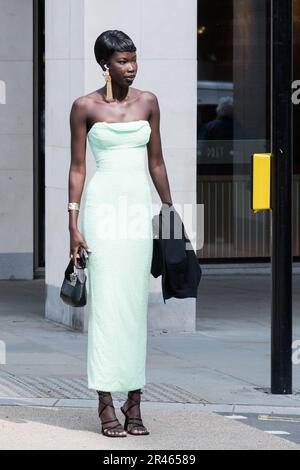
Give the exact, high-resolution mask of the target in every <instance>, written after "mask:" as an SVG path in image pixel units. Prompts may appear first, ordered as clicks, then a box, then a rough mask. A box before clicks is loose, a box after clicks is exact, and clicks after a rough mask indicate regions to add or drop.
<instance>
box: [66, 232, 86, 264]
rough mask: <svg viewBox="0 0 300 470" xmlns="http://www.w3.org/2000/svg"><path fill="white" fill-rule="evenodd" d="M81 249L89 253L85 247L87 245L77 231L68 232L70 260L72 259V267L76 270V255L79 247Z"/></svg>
mask: <svg viewBox="0 0 300 470" xmlns="http://www.w3.org/2000/svg"><path fill="white" fill-rule="evenodd" d="M81 246H82V247H83V248H84V249H85V250H87V251H91V250H90V249H89V247H88V246H87V243H86V241H85V239H84V238H83V236H82V235H81V233H80V232H79V230H78V229H72V230H70V253H69V255H70V258H73V260H74V265H75V266H76V268H77V253H78V250H79V248H80V247H81Z"/></svg>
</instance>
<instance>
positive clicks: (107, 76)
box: [103, 64, 114, 102]
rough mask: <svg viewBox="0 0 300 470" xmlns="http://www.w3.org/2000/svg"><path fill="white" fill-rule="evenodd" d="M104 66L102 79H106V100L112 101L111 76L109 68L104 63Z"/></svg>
mask: <svg viewBox="0 0 300 470" xmlns="http://www.w3.org/2000/svg"><path fill="white" fill-rule="evenodd" d="M104 67H105V68H106V70H105V71H104V72H103V76H104V79H105V81H106V101H109V102H111V101H114V97H113V93H112V84H111V76H110V73H109V68H108V67H107V65H106V64H105V65H104Z"/></svg>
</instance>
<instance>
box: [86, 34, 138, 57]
mask: <svg viewBox="0 0 300 470" xmlns="http://www.w3.org/2000/svg"><path fill="white" fill-rule="evenodd" d="M135 51H136V47H135V45H134V43H133V41H132V40H131V39H130V37H129V36H127V34H125V33H123V31H119V30H118V29H108V30H107V31H104V32H103V33H101V34H100V36H99V37H98V38H97V39H96V42H95V46H94V53H95V57H96V61H97V62H98V64H99V65H100V60H103V59H104V60H108V59H109V58H110V56H111V55H112V54H113V53H114V52H135Z"/></svg>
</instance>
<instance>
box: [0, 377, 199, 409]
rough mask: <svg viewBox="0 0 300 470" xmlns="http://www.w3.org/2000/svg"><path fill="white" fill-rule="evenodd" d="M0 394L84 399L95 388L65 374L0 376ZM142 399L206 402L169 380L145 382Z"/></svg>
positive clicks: (119, 396) (119, 394)
mask: <svg viewBox="0 0 300 470" xmlns="http://www.w3.org/2000/svg"><path fill="white" fill-rule="evenodd" d="M112 394H113V397H114V398H115V399H116V400H124V399H125V398H126V396H127V393H125V392H124V393H123V392H113V393H112ZM1 398H56V399H62V398H64V399H85V400H93V399H94V400H95V399H96V398H97V396H96V392H95V391H94V390H89V389H88V388H87V380H86V379H84V378H74V377H72V378H66V377H28V376H6V377H0V399H1ZM142 400H143V401H149V402H165V403H166V402H168V403H203V404H204V403H207V401H206V400H204V399H203V398H201V397H199V396H198V395H196V394H194V393H191V392H189V391H187V390H184V389H183V388H181V387H179V386H178V385H174V384H168V383H148V384H147V385H146V386H145V387H144V388H143V395H142Z"/></svg>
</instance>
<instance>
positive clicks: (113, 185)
mask: <svg viewBox="0 0 300 470" xmlns="http://www.w3.org/2000/svg"><path fill="white" fill-rule="evenodd" d="M150 134H151V127H150V124H149V122H148V121H145V120H138V121H129V122H114V123H107V122H96V123H95V124H94V125H93V126H92V128H91V129H90V131H89V133H88V141H89V144H90V147H91V150H92V152H93V155H94V157H95V160H96V171H95V173H94V175H93V176H92V178H91V180H90V181H89V183H88V185H87V186H86V189H85V191H84V197H83V205H82V206H83V217H82V227H81V232H82V234H83V236H84V238H85V240H86V242H87V245H88V246H89V248H90V249H91V250H92V252H91V253H89V260H88V269H87V276H88V280H87V295H88V299H87V310H88V351H87V353H88V354H87V375H88V388H90V389H94V390H102V391H108V392H115V391H119V392H126V391H128V390H134V389H136V388H142V387H143V386H144V385H145V383H146V374H145V368H146V349H147V312H148V296H149V282H150V270H151V261H152V250H153V228H152V198H151V190H150V186H149V181H148V177H147V143H148V141H149V138H150Z"/></svg>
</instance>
